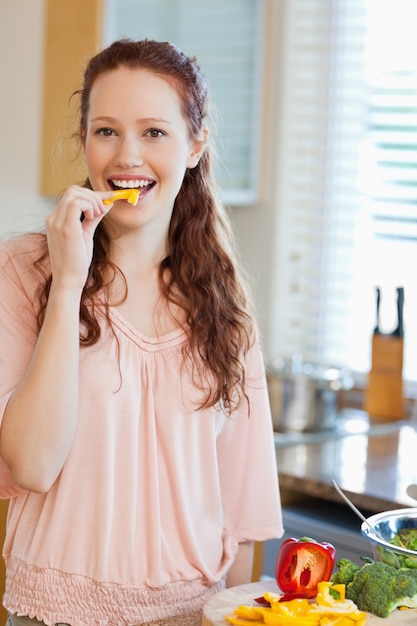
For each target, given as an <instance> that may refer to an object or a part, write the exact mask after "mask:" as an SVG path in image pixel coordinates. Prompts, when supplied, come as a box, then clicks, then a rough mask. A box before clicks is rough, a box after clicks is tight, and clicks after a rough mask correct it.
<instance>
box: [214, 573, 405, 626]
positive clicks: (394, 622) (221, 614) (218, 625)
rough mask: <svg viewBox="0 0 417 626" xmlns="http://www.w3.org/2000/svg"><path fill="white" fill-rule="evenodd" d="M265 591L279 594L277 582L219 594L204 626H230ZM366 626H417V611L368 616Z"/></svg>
mask: <svg viewBox="0 0 417 626" xmlns="http://www.w3.org/2000/svg"><path fill="white" fill-rule="evenodd" d="M265 591H272V592H273V593H278V588H277V585H276V583H275V581H266V582H259V583H250V584H248V585H241V586H239V587H231V588H230V589H226V590H225V591H221V592H220V593H217V594H216V595H214V596H213V597H212V598H210V600H208V601H207V602H206V604H205V606H204V609H203V621H202V626H230V624H229V623H228V622H226V620H225V619H224V618H225V616H226V615H229V614H230V613H233V611H234V610H235V609H236V608H237V607H238V606H239V604H247V605H253V604H255V603H254V599H255V598H258V597H259V596H262V595H263V594H264V593H265ZM366 624H367V626H383V625H384V626H411V625H413V626H417V609H408V610H407V611H400V610H396V611H394V612H393V613H392V614H391V615H390V616H389V617H387V618H381V617H376V615H368V618H367V622H366Z"/></svg>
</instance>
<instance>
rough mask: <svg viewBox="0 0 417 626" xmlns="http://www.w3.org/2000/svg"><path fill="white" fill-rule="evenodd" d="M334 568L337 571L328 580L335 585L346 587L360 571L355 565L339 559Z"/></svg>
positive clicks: (347, 560) (348, 560) (349, 561)
mask: <svg viewBox="0 0 417 626" xmlns="http://www.w3.org/2000/svg"><path fill="white" fill-rule="evenodd" d="M336 567H338V568H339V569H338V570H337V571H335V572H333V574H332V575H331V577H330V580H331V582H332V583H334V584H335V585H337V584H341V585H347V584H348V583H350V582H351V581H352V580H353V577H354V575H355V574H356V572H357V571H358V570H359V569H360V567H359V565H358V564H357V563H354V562H353V561H351V560H350V559H339V560H338V561H336Z"/></svg>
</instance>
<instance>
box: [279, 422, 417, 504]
mask: <svg viewBox="0 0 417 626" xmlns="http://www.w3.org/2000/svg"><path fill="white" fill-rule="evenodd" d="M275 444H276V452H277V463H278V474H279V482H280V489H281V492H282V495H283V502H285V499H286V497H287V495H288V496H290V497H296V496H297V495H303V494H305V495H308V496H313V497H318V498H321V499H323V500H329V501H333V502H339V503H341V502H343V501H342V499H341V497H340V496H339V494H338V493H337V492H336V490H335V489H334V487H333V485H332V483H331V481H332V479H334V480H335V481H336V482H337V483H338V484H339V485H340V487H341V488H342V489H343V490H344V491H345V493H346V494H347V495H348V496H349V498H350V499H351V500H352V501H353V503H354V504H355V505H356V506H357V507H358V508H359V509H364V510H367V511H369V512H370V513H372V512H375V513H379V512H380V511H384V510H389V509H397V508H403V507H417V501H415V500H413V499H412V498H410V497H409V496H408V495H407V493H406V488H407V486H408V485H409V484H410V483H412V482H417V425H413V424H412V423H410V422H408V421H405V420H404V421H394V422H389V421H386V420H385V421H378V420H371V419H370V418H369V417H368V415H367V414H366V413H364V412H363V411H355V410H344V411H343V412H341V413H340V416H339V417H338V420H337V422H336V426H335V428H334V429H333V430H331V431H325V432H322V433H275Z"/></svg>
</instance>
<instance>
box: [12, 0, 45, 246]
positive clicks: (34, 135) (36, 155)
mask: <svg viewBox="0 0 417 626" xmlns="http://www.w3.org/2000/svg"><path fill="white" fill-rule="evenodd" d="M43 17H44V0H12V1H8V0H0V85H1V99H0V138H1V150H0V185H1V194H0V236H1V237H3V236H5V235H8V234H10V233H14V232H20V231H22V230H27V229H32V228H36V227H39V226H38V225H39V224H42V223H43V220H44V216H45V214H46V212H47V211H48V210H49V205H50V202H48V201H46V200H45V199H43V198H42V197H41V196H40V195H39V192H38V180H39V167H40V134H41V105H42V100H41V98H42V55H43V32H44V31H43V28H44V24H43V22H44V20H43Z"/></svg>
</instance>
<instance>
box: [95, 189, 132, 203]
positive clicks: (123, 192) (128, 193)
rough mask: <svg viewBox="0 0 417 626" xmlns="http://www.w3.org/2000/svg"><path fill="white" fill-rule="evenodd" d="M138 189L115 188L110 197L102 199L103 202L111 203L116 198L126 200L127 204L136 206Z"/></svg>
mask: <svg viewBox="0 0 417 626" xmlns="http://www.w3.org/2000/svg"><path fill="white" fill-rule="evenodd" d="M139 194H140V191H139V189H117V190H116V191H115V192H114V193H113V195H112V197H111V198H106V199H105V200H103V203H104V204H113V202H115V201H116V200H127V201H128V202H129V204H133V206H136V205H137V203H138V200H139Z"/></svg>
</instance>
